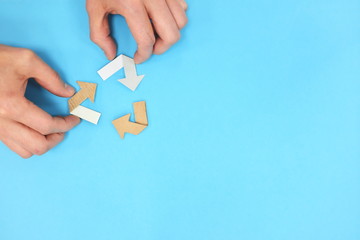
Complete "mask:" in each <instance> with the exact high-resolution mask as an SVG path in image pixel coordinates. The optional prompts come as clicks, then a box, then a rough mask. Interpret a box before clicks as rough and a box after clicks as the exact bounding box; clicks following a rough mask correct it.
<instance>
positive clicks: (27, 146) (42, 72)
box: [0, 45, 80, 158]
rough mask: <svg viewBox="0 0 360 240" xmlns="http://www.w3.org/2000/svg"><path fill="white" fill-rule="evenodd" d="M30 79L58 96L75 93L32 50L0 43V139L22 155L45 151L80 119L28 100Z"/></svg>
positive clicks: (25, 156) (27, 155)
mask: <svg viewBox="0 0 360 240" xmlns="http://www.w3.org/2000/svg"><path fill="white" fill-rule="evenodd" d="M29 78H34V79H35V80H36V81H37V82H38V83H39V84H40V85H41V86H42V87H44V88H45V89H47V90H49V91H50V92H51V93H53V94H55V95H57V96H60V97H71V96H72V95H73V94H74V92H75V90H74V89H73V88H72V87H71V86H69V85H66V84H65V83H64V82H63V81H62V80H61V79H60V77H59V75H58V74H57V73H56V72H55V71H54V70H53V69H51V68H50V67H49V66H48V65H47V64H46V63H45V62H43V61H42V60H41V59H40V58H39V57H38V56H36V54H35V53H33V52H32V51H30V50H28V49H23V48H14V47H9V46H5V45H0V140H1V141H2V142H3V143H4V144H5V145H7V146H8V147H9V148H10V149H11V150H13V151H14V152H16V153H17V154H19V155H20V156H21V157H23V158H29V157H31V156H33V155H42V154H44V153H45V152H47V151H48V150H50V149H51V148H53V147H54V146H55V145H57V144H58V143H60V142H61V141H62V140H63V138H64V134H65V132H67V131H69V130H70V129H72V128H73V127H74V126H76V125H77V124H79V122H80V119H79V118H78V117H75V116H67V117H52V116H51V115H49V114H48V113H46V112H45V111H43V110H42V109H40V108H39V107H37V106H36V105H34V104H33V103H32V102H30V101H29V100H27V99H26V98H25V97H24V94H25V90H26V86H27V82H28V79H29Z"/></svg>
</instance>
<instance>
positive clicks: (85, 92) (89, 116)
mask: <svg viewBox="0 0 360 240" xmlns="http://www.w3.org/2000/svg"><path fill="white" fill-rule="evenodd" d="M76 82H77V83H78V84H79V86H80V90H79V91H78V92H77V93H75V94H74V96H72V97H71V98H70V99H69V101H68V105H69V109H70V114H72V115H75V116H78V117H79V118H81V119H84V120H86V121H88V122H91V123H93V124H97V123H98V121H99V119H100V116H101V113H99V112H96V111H94V110H92V109H89V108H86V107H83V106H81V105H80V104H81V103H83V102H84V101H85V100H86V99H87V98H89V99H90V101H92V102H94V101H95V93H96V88H97V84H96V83H89V82H81V81H76Z"/></svg>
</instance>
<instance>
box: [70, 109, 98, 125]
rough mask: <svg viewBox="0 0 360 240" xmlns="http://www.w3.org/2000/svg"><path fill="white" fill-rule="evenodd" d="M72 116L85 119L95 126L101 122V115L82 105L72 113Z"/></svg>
mask: <svg viewBox="0 0 360 240" xmlns="http://www.w3.org/2000/svg"><path fill="white" fill-rule="evenodd" d="M70 114H72V115H75V116H77V117H79V118H81V119H84V120H86V121H88V122H91V123H93V124H97V123H98V122H99V119H100V116H101V113H99V112H96V111H94V110H91V109H89V108H86V107H83V106H81V105H79V106H77V107H76V108H74V110H72V111H71V112H70Z"/></svg>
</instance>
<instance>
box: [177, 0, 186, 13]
mask: <svg viewBox="0 0 360 240" xmlns="http://www.w3.org/2000/svg"><path fill="white" fill-rule="evenodd" d="M177 1H178V2H179V3H180V5H181V7H182V8H183V9H184V10H185V11H186V10H187V9H188V5H187V3H186V2H185V1H184V0H177Z"/></svg>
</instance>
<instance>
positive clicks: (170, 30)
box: [86, 0, 187, 64]
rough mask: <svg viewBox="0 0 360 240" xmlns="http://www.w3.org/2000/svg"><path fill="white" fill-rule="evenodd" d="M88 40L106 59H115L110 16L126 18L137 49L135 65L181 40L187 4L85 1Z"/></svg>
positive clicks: (179, 1) (180, 0) (163, 0)
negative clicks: (102, 52) (87, 16)
mask: <svg viewBox="0 0 360 240" xmlns="http://www.w3.org/2000/svg"><path fill="white" fill-rule="evenodd" d="M86 9H87V12H88V15H89V22H90V38H91V40H92V41H93V42H94V43H96V44H97V45H98V46H99V47H100V48H101V49H102V50H103V51H104V53H105V55H106V57H107V58H108V59H109V60H112V59H114V58H115V56H116V44H115V42H114V40H113V38H112V37H111V32H110V27H109V23H108V15H109V14H120V15H122V16H124V17H125V19H126V22H127V24H128V25H129V28H130V30H131V33H132V35H133V36H134V38H135V41H136V42H137V45H138V48H137V51H136V53H135V56H134V60H135V62H136V63H137V64H139V63H142V62H144V61H145V60H147V59H148V58H149V57H150V56H151V55H152V54H162V53H164V52H165V51H167V50H168V49H169V48H170V47H171V46H172V45H173V44H175V43H176V42H177V41H178V40H179V39H180V30H181V29H182V28H183V27H184V26H185V25H186V23H187V17H186V13H185V12H186V9H187V4H186V2H185V1H184V0H87V1H86Z"/></svg>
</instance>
